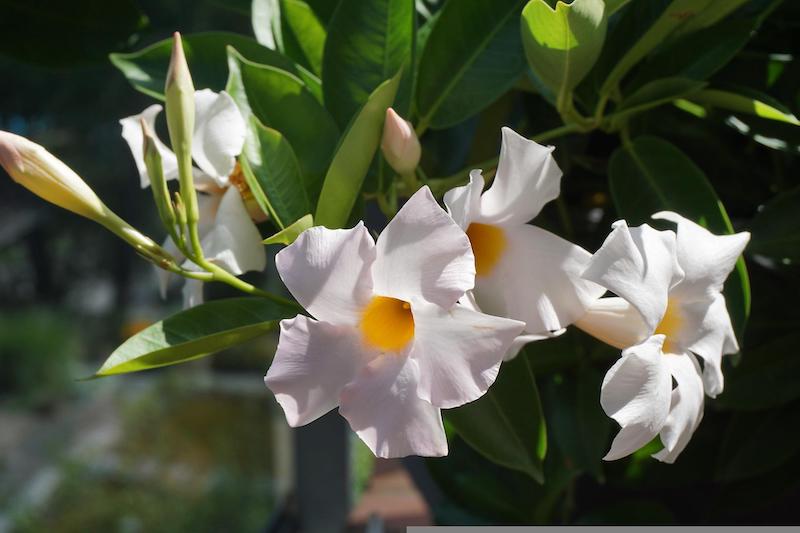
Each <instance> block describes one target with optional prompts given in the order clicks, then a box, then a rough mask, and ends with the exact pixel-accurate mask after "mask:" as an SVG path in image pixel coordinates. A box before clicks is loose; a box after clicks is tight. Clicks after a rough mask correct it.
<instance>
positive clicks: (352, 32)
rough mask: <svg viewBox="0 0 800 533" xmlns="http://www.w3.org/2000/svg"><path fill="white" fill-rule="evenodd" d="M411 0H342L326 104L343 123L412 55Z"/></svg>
mask: <svg viewBox="0 0 800 533" xmlns="http://www.w3.org/2000/svg"><path fill="white" fill-rule="evenodd" d="M414 14H415V11H414V2H413V1H412V0H342V1H341V2H340V3H339V7H338V8H337V9H336V12H335V13H334V15H333V20H332V21H331V26H330V31H329V33H328V39H327V41H326V42H325V55H324V59H323V64H324V67H323V73H322V78H323V84H322V85H323V90H324V93H325V105H326V107H327V108H328V109H329V110H330V111H331V114H332V115H333V116H334V118H335V119H336V122H337V123H338V124H339V125H340V126H341V127H344V126H345V125H347V124H348V123H349V122H350V120H351V119H352V117H353V115H354V114H355V113H356V112H357V111H358V110H359V109H360V108H361V106H363V105H364V103H365V102H366V101H367V98H369V95H370V94H371V93H372V92H373V91H374V90H375V88H376V87H378V85H380V84H381V83H383V82H384V81H385V80H387V79H389V78H391V77H392V76H394V74H395V73H396V72H397V71H398V70H400V68H401V67H402V66H403V64H404V63H406V62H407V61H408V60H409V58H410V57H411V50H412V46H413V40H414Z"/></svg>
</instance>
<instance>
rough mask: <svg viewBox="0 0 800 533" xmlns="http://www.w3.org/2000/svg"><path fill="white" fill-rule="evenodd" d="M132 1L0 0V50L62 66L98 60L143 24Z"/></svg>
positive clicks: (43, 63)
mask: <svg viewBox="0 0 800 533" xmlns="http://www.w3.org/2000/svg"><path fill="white" fill-rule="evenodd" d="M137 4H138V2H136V1H134V0H117V1H115V2H107V1H106V0H71V1H70V2H41V1H39V2H28V1H16V0H0V12H2V13H3V16H2V19H0V54H3V55H6V56H10V57H13V58H16V59H18V60H20V61H23V62H29V63H38V64H41V65H47V66H53V67H60V68H64V67H65V66H67V65H68V64H76V63H87V62H94V61H98V62H99V61H103V59H104V58H105V56H106V54H108V53H109V52H111V51H113V50H120V49H124V48H125V47H126V43H127V42H128V41H129V40H130V39H131V37H132V36H133V34H134V33H135V32H137V31H139V30H142V29H143V28H145V27H146V26H147V22H148V21H147V17H146V16H145V15H144V14H143V13H142V12H141V10H140V9H139V6H138V5H137Z"/></svg>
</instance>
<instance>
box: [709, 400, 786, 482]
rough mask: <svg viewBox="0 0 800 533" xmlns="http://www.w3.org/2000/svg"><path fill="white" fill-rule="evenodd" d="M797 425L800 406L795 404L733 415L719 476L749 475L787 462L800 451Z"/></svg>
mask: <svg viewBox="0 0 800 533" xmlns="http://www.w3.org/2000/svg"><path fill="white" fill-rule="evenodd" d="M798 425H800V406H798V405H796V404H794V405H789V406H787V407H785V408H783V409H777V410H770V411H764V412H758V413H737V414H736V415H734V417H733V418H732V419H731V421H730V424H729V425H728V430H727V431H726V433H725V437H724V440H723V443H722V449H721V451H720V455H719V460H718V462H717V472H716V478H717V480H719V481H734V480H737V479H747V478H750V477H753V476H757V475H759V474H763V473H765V472H769V471H770V470H774V469H776V468H778V467H779V466H781V465H783V464H784V463H786V462H787V461H788V460H790V459H791V458H792V457H794V456H795V455H797V454H798V453H800V439H798V438H797V427H798Z"/></svg>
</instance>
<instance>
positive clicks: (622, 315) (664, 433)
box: [575, 211, 750, 463]
mask: <svg viewBox="0 0 800 533" xmlns="http://www.w3.org/2000/svg"><path fill="white" fill-rule="evenodd" d="M653 218H658V219H664V220H669V221H672V222H675V223H676V224H677V235H676V234H675V232H673V231H658V230H655V229H653V228H651V227H650V226H648V225H647V224H644V225H642V226H639V227H635V228H629V227H628V226H627V224H626V223H625V221H618V222H615V223H614V225H613V228H614V229H613V231H612V232H611V234H610V235H609V236H608V238H607V239H606V241H605V242H604V243H603V246H602V247H601V248H600V249H599V250H598V251H597V253H595V254H594V256H593V258H592V261H591V263H590V265H589V267H588V268H587V270H586V272H585V273H584V277H586V278H587V279H589V280H592V281H594V282H596V283H599V284H600V285H602V286H603V287H606V288H607V289H608V290H610V291H611V292H613V293H614V294H616V295H617V296H616V297H609V298H602V299H600V300H597V302H596V303H595V304H594V305H593V306H592V308H591V309H590V310H589V311H588V312H587V313H586V314H585V315H584V316H583V317H581V319H580V320H578V321H577V322H576V323H575V325H576V326H578V327H579V328H581V329H583V330H585V331H586V332H588V333H590V334H591V335H593V336H595V337H596V338H598V339H600V340H602V341H604V342H606V343H608V344H610V345H612V346H615V347H617V348H622V349H623V352H622V357H621V358H620V359H619V360H618V361H617V362H616V364H614V366H612V367H611V369H609V371H608V373H607V374H606V376H605V379H604V380H603V385H602V390H601V396H600V403H601V405H602V407H603V410H605V412H606V414H608V415H609V416H610V417H611V418H613V419H614V420H616V421H617V422H618V423H619V424H620V426H622V428H621V430H620V432H619V433H618V434H617V436H616V438H615V439H614V442H613V443H612V445H611V449H610V450H609V452H608V454H607V455H606V457H605V459H606V460H613V459H619V458H621V457H625V456H626V455H629V454H631V453H633V452H634V451H636V450H638V449H639V448H641V447H642V446H644V445H645V444H647V443H648V442H650V441H651V440H652V439H653V438H655V437H656V435H660V437H661V442H662V444H663V445H664V448H663V449H662V450H661V451H659V452H658V453H656V454H654V457H655V458H656V459H658V460H660V461H664V462H668V463H672V462H674V461H675V459H676V458H677V457H678V455H679V454H680V453H681V452H682V451H683V449H684V448H685V447H686V444H687V443H688V442H689V439H691V436H692V434H693V433H694V431H695V429H697V426H698V425H699V424H700V421H701V419H702V418H703V390H704V388H705V392H706V394H708V395H709V396H711V397H715V396H716V395H717V394H719V393H720V392H722V388H723V376H722V368H721V364H722V355H723V354H730V353H735V352H737V351H738V350H739V346H738V344H737V342H736V336H735V334H734V332H733V328H732V326H731V320H730V317H729V316H728V311H727V308H726V307H725V297H724V296H723V295H722V293H721V291H722V287H723V284H724V282H725V279H726V278H727V277H728V274H730V272H731V270H732V269H733V267H734V266H735V263H736V260H737V258H738V257H739V256H740V255H741V253H742V251H743V250H744V247H745V246H746V245H747V242H748V240H749V239H750V234H749V233H746V232H745V233H736V234H734V235H714V234H713V233H711V232H709V231H708V230H706V229H705V228H702V227H701V226H699V225H697V224H695V223H694V222H692V221H690V220H688V219H686V218H684V217H682V216H680V215H678V214H676V213H672V212H666V211H665V212H661V213H657V214H655V215H653ZM695 356H699V357H700V358H701V359H702V360H703V369H702V371H701V369H700V365H699V363H698V361H697V359H696V358H695ZM673 378H674V380H675V383H676V384H677V385H676V386H675V388H673V386H672V380H673Z"/></svg>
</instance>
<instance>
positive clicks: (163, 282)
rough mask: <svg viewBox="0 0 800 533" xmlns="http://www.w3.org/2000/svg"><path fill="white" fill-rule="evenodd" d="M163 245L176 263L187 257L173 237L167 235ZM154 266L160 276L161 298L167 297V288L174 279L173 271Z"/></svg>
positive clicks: (158, 276)
mask: <svg viewBox="0 0 800 533" xmlns="http://www.w3.org/2000/svg"><path fill="white" fill-rule="evenodd" d="M161 247H162V248H164V250H166V251H167V253H168V254H170V255H171V256H172V257H174V258H175V262H176V263H181V262H182V261H183V260H184V259H186V258H185V257H184V255H183V252H181V251H180V250H179V249H178V247H177V246H176V245H175V243H174V242H173V240H172V237H167V238H166V239H165V240H164V244H162V245H161ZM154 268H155V269H156V277H157V278H158V292H159V294H161V298H166V297H167V288H168V287H169V282H170V280H171V279H172V272H170V271H169V270H165V269H163V268H159V267H154Z"/></svg>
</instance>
